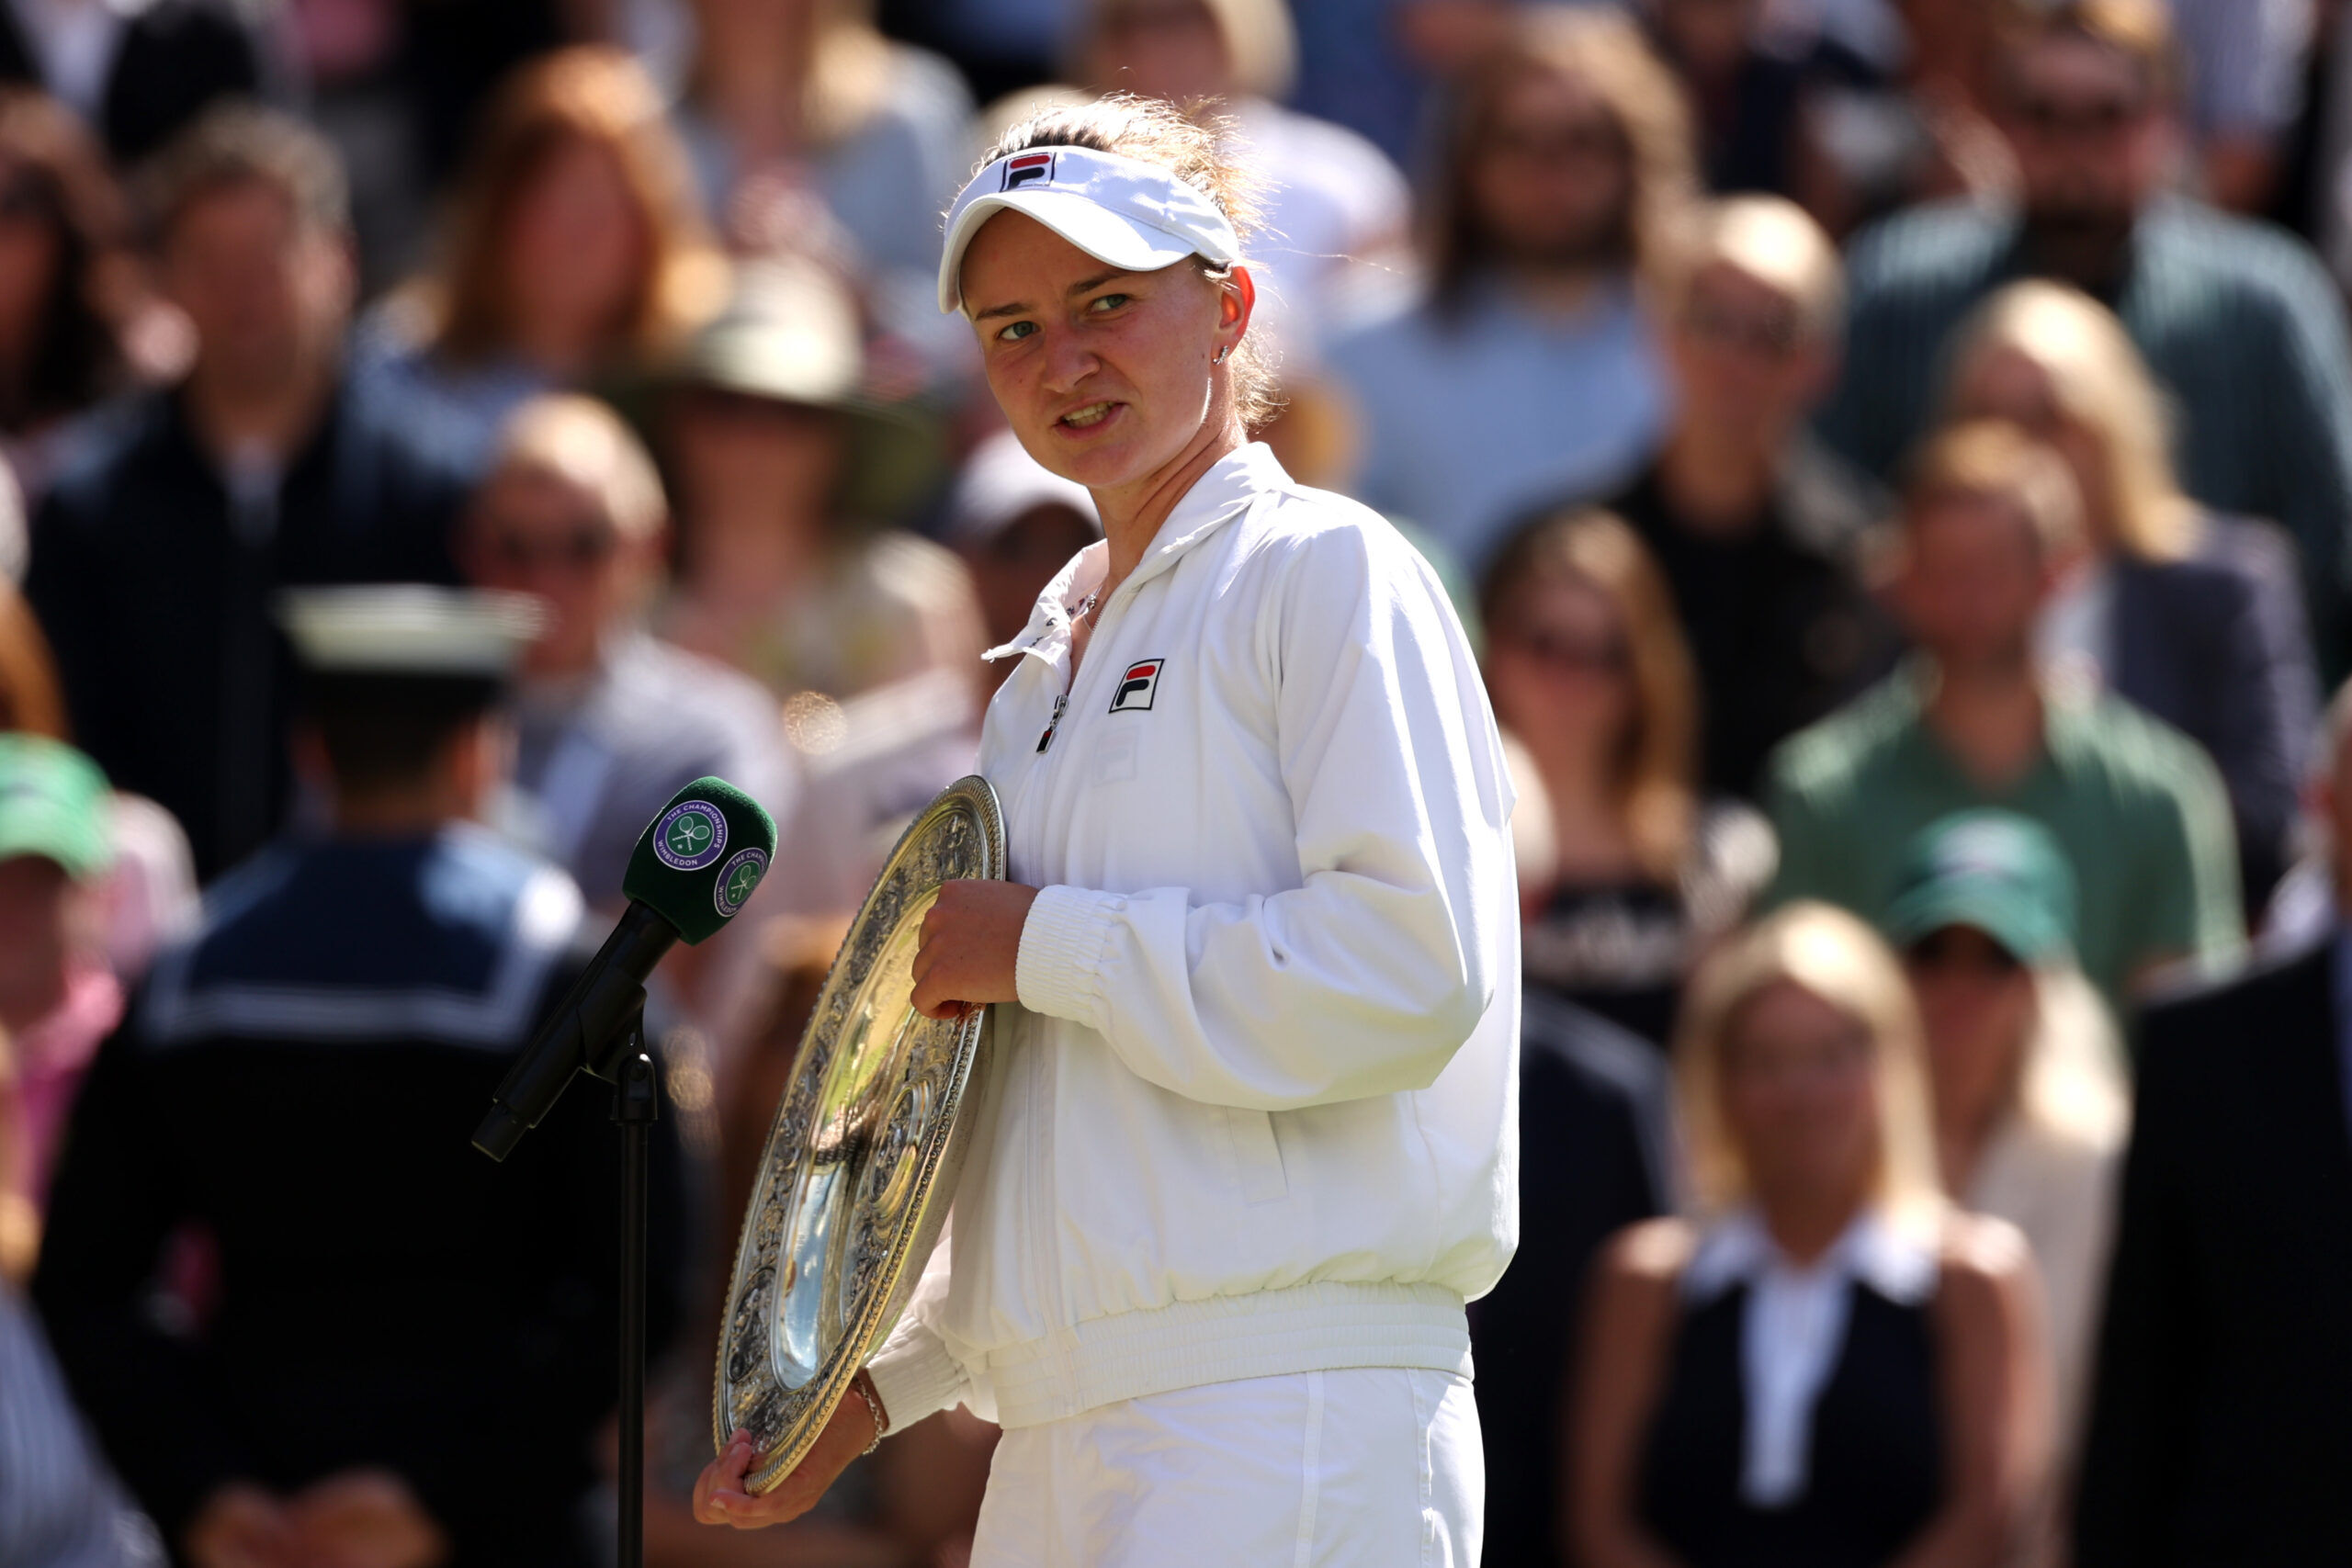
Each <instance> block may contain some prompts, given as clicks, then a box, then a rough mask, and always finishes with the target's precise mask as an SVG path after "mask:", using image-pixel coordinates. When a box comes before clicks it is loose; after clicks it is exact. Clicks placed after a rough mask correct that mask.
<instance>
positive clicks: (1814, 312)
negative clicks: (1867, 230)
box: [1675, 196, 1846, 339]
mask: <svg viewBox="0 0 2352 1568" xmlns="http://www.w3.org/2000/svg"><path fill="white" fill-rule="evenodd" d="M1688 236H1689V237H1688V240H1687V242H1686V243H1684V244H1683V245H1682V246H1681V247H1680V249H1679V251H1678V252H1677V253H1676V258H1675V259H1676V262H1677V267H1676V272H1675V292H1676V293H1677V295H1679V296H1683V297H1687V296H1688V294H1689V292H1690V288H1691V282H1692V280H1693V279H1694V278H1695V277H1696V276H1698V275H1699V274H1700V273H1701V272H1703V271H1705V270H1706V269H1707V268H1708V267H1711V266H1715V265H1724V266H1729V267H1733V268H1736V270H1738V271H1740V272H1744V273H1746V274H1747V276H1750V277H1753V278H1754V279H1756V280H1757V281H1758V283H1761V284H1763V285H1764V286H1765V287H1767V288H1771V289H1773V290H1774V291H1776V292H1778V293H1780V294H1782V295H1785V296H1787V298H1788V299H1790V300H1792V302H1793V303H1794V304H1795V305H1796V308H1797V314H1798V317H1799V319H1800V320H1801V321H1802V322H1803V325H1804V333H1805V335H1806V336H1807V337H1808V338H1813V339H1821V338H1830V337H1835V336H1837V335H1838V332H1839V331H1840V329H1841V328H1842V327H1843V325H1844V321H1845V315H1846V268H1845V265H1844V264H1843V263H1841V262H1840V261H1839V260H1838V244H1837V242H1836V241H1834V240H1832V239H1830V237H1829V234H1828V231H1826V230H1825V229H1823V228H1822V226H1821V225H1820V224H1819V223H1817V222H1815V220H1814V218H1813V215H1812V214H1811V213H1809V212H1807V211H1806V210H1805V209H1804V208H1802V207H1799V206H1798V205H1797V204H1796V203H1795V202H1793V201H1791V200H1789V199H1788V198H1787V197H1779V196H1730V197H1722V198H1720V199H1718V200H1714V201H1709V202H1706V203H1704V204H1703V205H1702V206H1701V207H1699V208H1698V209H1697V210H1696V212H1695V213H1694V214H1693V216H1692V219H1691V224H1690V227H1689V231H1688Z"/></svg>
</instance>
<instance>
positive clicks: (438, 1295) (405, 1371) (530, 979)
mask: <svg viewBox="0 0 2352 1568" xmlns="http://www.w3.org/2000/svg"><path fill="white" fill-rule="evenodd" d="M288 618H289V625H290V628H291V630H292V632H293V635H294V637H295V639H296V641H297V642H298V644H299V645H300V649H301V651H302V653H303V656H304V660H305V662H306V664H307V666H308V667H309V670H310V671H311V674H310V679H309V682H308V687H307V691H308V718H307V728H305V730H304V732H303V736H302V750H303V755H304V759H305V767H306V769H315V770H316V771H317V773H318V774H319V775H320V777H319V783H320V784H322V787H323V791H324V793H325V795H327V797H328V799H329V800H330V801H331V802H332V812H333V818H334V826H333V829H332V831H331V832H330V833H329V834H327V835H326V836H325V837H323V838H320V839H315V840H304V839H288V840H281V841H279V842H278V843H277V844H275V845H273V846H271V847H270V848H269V849H268V850H267V851H266V852H264V853H263V854H261V855H259V856H257V857H256V858H255V859H254V860H253V861H251V862H249V863H247V864H245V865H244V866H243V867H241V868H239V870H238V871H237V872H236V873H235V874H233V875H232V876H231V877H229V878H227V879H225V880H224V881H222V882H221V883H220V885H219V886H217V887H216V888H215V889H214V897H213V899H212V902H211V904H210V907H209V910H208V913H207V917H206V920H205V923H204V926H203V928H202V929H201V931H199V932H198V934H197V935H196V936H195V937H194V938H193V939H192V940H191V941H189V942H186V943H184V944H182V945H180V946H178V947H175V948H174V949H171V950H169V951H167V952H166V953H165V955H164V957H163V958H162V959H160V960H159V961H158V963H157V965H156V967H155V970H154V972H153V974H152V975H151V976H150V978H149V980H148V982H147V984H146V986H145V987H144V988H143V989H142V991H141V994H140V995H139V996H138V997H137V998H134V1000H133V1002H132V1005H131V1010H130V1014H129V1017H128V1019H127V1021H125V1023H124V1025H123V1026H122V1028H121V1029H120V1030H119V1031H118V1032H117V1033H116V1034H115V1035H114V1037H113V1038H112V1039H110V1040H109V1041H108V1042H107V1044H106V1045H105V1046H104V1047H103V1048H102V1049H101V1051H100V1053H99V1057H98V1061H97V1063H96V1065H95V1066H93V1068H92V1070H91V1076H90V1077H89V1080H88V1082H87V1083H86V1085H85V1089H84V1091H83V1095H82V1100H81V1102H80V1104H79V1106H78V1107H77V1108H76V1111H75V1114H74V1122H73V1124H72V1128H71V1130H70V1132H69V1134H68V1137H67V1145H66V1151H65V1154H64V1156H63V1158H62V1163H61V1165H60V1168H59V1170H58V1174H57V1180H56V1185H55V1187H54V1188H53V1190H52V1194H51V1210H50V1221H51V1223H50V1227H49V1231H48V1235H47V1239H46V1241H45V1243H44V1246H43V1250H42V1256H41V1262H40V1270H39V1272H38V1273H37V1274H36V1275H35V1277H34V1283H33V1294H34V1299H35V1301H36V1303H38V1304H39V1306H40V1310H41V1314H42V1316H43V1318H44V1319H45V1321H46V1324H47V1326H48V1329H49V1332H50V1335H51V1338H52V1339H53V1341H54V1342H55V1345H56V1348H57V1354H58V1359H59V1360H60V1361H61V1362H62V1364H63V1365H64V1367H65V1370H66V1373H67V1376H68V1379H69V1381H70V1382H71V1384H72V1387H73V1391H74V1394H75V1395H76V1396H77V1397H78V1398H79V1400H80V1401H81V1403H82V1404H83V1406H84V1407H85V1409H86V1410H87V1411H88V1413H89V1414H90V1416H91V1418H92V1419H93V1421H94V1422H95V1424H96V1427H97V1429H98V1431H99V1434H100V1436H101V1438H102V1439H103V1440H104V1443H105V1446H106V1449H107V1453H108V1455H109V1456H110V1457H111V1458H112V1459H113V1461H115V1463H116V1464H117V1466H118V1467H119V1469H120V1470H121V1472H122V1474H123V1476H124V1479H125V1480H126V1481H127V1482H128V1483H130V1486H131V1488H132V1489H133V1491H134V1492H135V1493H136V1494H137V1495H138V1496H139V1498H140V1501H141V1503H142V1504H143V1505H144V1506H146V1508H147V1510H148V1511H149V1513H150V1514H151V1515H152V1516H153V1518H154V1519H155V1521H156V1523H157V1524H158V1525H159V1526H160V1527H161V1528H162V1529H163V1530H164V1534H165V1537H166V1539H167V1540H169V1541H170V1542H171V1543H172V1545H173V1547H174V1549H175V1551H176V1552H177V1553H178V1554H179V1555H180V1557H181V1558H182V1559H183V1560H184V1561H186V1562H190V1563H193V1564H196V1565H197V1568H226V1565H229V1564H232V1563H248V1562H349V1561H355V1559H353V1558H351V1557H349V1556H347V1555H345V1553H348V1552H350V1551H353V1550H355V1549H356V1547H358V1546H360V1545H363V1544H364V1545H365V1546H366V1548H367V1550H368V1552H369V1554H370V1555H369V1556H368V1558H367V1559H366V1561H369V1562H414V1563H424V1562H440V1563H443V1564H445V1565H446V1568H466V1565H469V1564H499V1565H502V1568H509V1565H529V1564H540V1563H577V1562H586V1561H589V1560H590V1559H589V1558H588V1556H587V1555H586V1553H585V1552H584V1551H583V1550H582V1544H583V1543H582V1541H581V1540H580V1539H579V1534H580V1530H579V1527H580V1526H582V1524H583V1523H585V1522H586V1521H584V1520H583V1519H582V1517H581V1516H582V1510H583V1505H584V1503H585V1500H586V1496H587V1494H588V1493H589V1491H590V1488H591V1486H592V1483H593V1481H594V1464H593V1460H592V1442H593V1436H594V1431H595V1430H596V1428H597V1427H598V1426H599V1424H600V1423H601V1422H602V1421H603V1420H604V1418H605V1416H606V1413H607V1412H608V1411H609V1410H610V1408H611V1405H612V1403H613V1400H614V1397H615V1382H616V1378H615V1370H614V1358H613V1350H612V1348H613V1344H614V1339H615V1333H616V1317H617V1313H618V1303H617V1293H618V1292H617V1283H618V1281H617V1276H618V1271H619V1270H618V1258H617V1246H616V1238H615V1226H614V1224H613V1216H612V1213H611V1197H612V1194H613V1193H614V1192H615V1191H616V1189H617V1185H618V1180H617V1179H618V1174H619V1157H618V1146H617V1140H616V1138H615V1137H614V1135H613V1133H612V1130H611V1128H610V1126H609V1125H608V1124H607V1119H608V1106H607V1102H605V1100H602V1099H601V1097H599V1096H596V1095H594V1094H589V1093H585V1092H581V1091H574V1092H573V1093H572V1094H571V1095H569V1096H567V1097H566V1098H565V1100H563V1101H562V1102H561V1103H560V1104H559V1105H558V1107H557V1109H556V1111H555V1113H554V1114H553V1115H551V1116H550V1117H549V1118H548V1120H547V1121H546V1122H543V1123H542V1124H541V1125H540V1127H539V1129H538V1131H537V1133H536V1134H534V1135H533V1136H532V1137H531V1138H529V1139H528V1140H526V1142H525V1143H524V1144H523V1145H522V1147H521V1148H520V1149H518V1150H517V1151H516V1152H515V1155H514V1156H513V1157H512V1158H510V1159H509V1160H507V1161H506V1162H505V1163H504V1164H503V1165H494V1164H492V1162H491V1161H489V1160H486V1159H484V1158H483V1157H482V1156H481V1155H480V1154H478V1153H477V1152H476V1151H475V1150H474V1149H473V1148H472V1147H471V1146H470V1145H469V1142H468V1137H467V1134H468V1133H469V1130H470V1129H471V1127H472V1125H473V1123H474V1122H475V1120H476V1118H477V1117H478V1116H479V1114H480V1112H481V1110H482V1108H483V1107H484V1106H485V1105H486V1104H487V1103H488V1097H489V1095H490V1094H491V1092H492V1089H493V1088H494V1087H495V1086H496V1085H497V1084H498V1082H499V1080H500V1079H501V1077H503V1075H504V1073H505V1072H506V1071H507V1069H508V1068H509V1066H512V1064H513V1060H514V1057H515V1055H516V1053H517V1052H518V1051H519V1050H520V1048H521V1047H522V1045H523V1044H524V1043H525V1042H526V1040H527V1039H528V1037H529V1035H530V1033H531V1032H532V1031H533V1029H534V1027H535V1025H536V1023H537V1020H538V1019H539V1018H540V1016H541V1015H542V1014H543V1013H544V1012H545V1011H546V1010H547V1009H548V1007H549V1006H550V1005H551V1004H552V1003H553V1002H554V1001H555V1000H556V999H557V998H559V997H560V995H561V994H562V992H563V991H564V989H565V988H566V987H567V986H568V985H569V984H570V982H571V980H572V978H573V977H574V976H575V975H576V974H577V972H578V968H579V959H580V954H581V951H582V950H581V947H580V946H579V944H578V926H579V923H580V913H581V899H580V894H579V890H578V889H577V888H576V887H575V886H573V884H572V882H571V878H570V877H568V876H566V875H564V874H563V873H562V872H560V870H558V869H556V868H555V867H553V866H551V865H547V864H545V863H540V862H538V861H536V860H534V859H531V858H530V857H527V856H526V855H523V854H521V853H519V852H516V851H515V850H513V849H511V848H509V847H507V846H506V845H505V844H503V842H501V841H499V840H495V839H493V838H492V837H490V836H489V835H487V834H486V833H485V832H484V831H483V830H482V829H480V828H477V827H474V826H472V825H471V824H470V823H469V822H468V821H466V820H465V818H467V817H468V816H469V814H470V813H471V812H472V811H473V810H475V809H477V808H478V807H479V806H480V803H481V801H482V800H483V799H484V797H485V796H486V795H488V793H489V792H490V791H491V790H492V788H493V787H494V785H495V784H496V782H497V775H498V764H497V758H498V757H499V755H500V752H501V750H502V749H501V747H500V745H499V744H498V741H497V739H496V737H495V734H494V730H493V727H492V723H491V721H490V720H489V718H488V714H489V711H490V709H491V707H492V704H493V703H494V702H495V701H496V699H497V696H498V694H499V690H500V685H501V679H500V677H501V676H502V674H503V672H504V671H508V670H510V669H511V668H512V665H513V662H514V660H515V653H516V651H517V649H518V648H519V646H520V645H521V643H522V642H523V641H524V640H525V639H526V638H527V637H528V636H529V635H530V631H531V629H532V626H533V620H534V617H533V616H532V615H530V614H529V613H528V611H527V609H526V607H524V606H523V605H522V604H520V603H519V602H517V601H515V600H513V599H511V598H504V597H495V598H491V597H485V598H477V597H474V596H471V595H458V594H456V593H453V592H449V591H447V590H436V589H429V588H422V587H413V586H412V587H399V588H389V589H387V588H345V589H338V590H325V591H312V592H308V593H304V594H301V595H297V596H290V597H289V602H288ZM669 1125H671V1123H670V1122H666V1121H665V1122H663V1123H662V1126H663V1127H667V1126H669ZM673 1147H674V1145H670V1144H668V1143H667V1142H666V1141H665V1143H664V1144H663V1145H661V1146H659V1147H657V1151H656V1152H657V1158H656V1163H655V1171H656V1180H655V1185H654V1190H653V1203H654V1212H653V1215H652V1229H651V1234H652V1236H653V1238H654V1243H655V1247H656V1248H657V1257H656V1260H655V1267H654V1269H653V1270H652V1285H651V1291H650V1303H651V1308H652V1311H651V1320H650V1335H649V1343H650V1346H651V1347H652V1348H654V1349H656V1350H657V1351H658V1349H659V1348H660V1347H661V1345H662V1341H663V1339H664V1338H665V1337H666V1336H667V1334H668V1332H669V1328H670V1326H671V1325H673V1322H674V1320H675V1316H676V1299H675V1291H674V1285H675V1280H676V1273H677V1271H676V1267H675V1260H674V1259H673V1258H667V1257H664V1256H662V1255H661V1254H662V1252H665V1251H666V1250H667V1249H668V1248H669V1247H674V1246H675V1245H676V1244H677V1242H678V1240H679V1235H680V1229H681V1221H680V1216H679V1213H678V1208H677V1203H678V1190H677V1187H676V1182H675V1174H676V1173H675V1166H674V1160H673V1156H672V1155H671V1153H670V1152H669V1151H670V1150H671V1149H672V1148H673ZM191 1228H193V1229H196V1230H198V1231H199V1232H201V1233H202V1234H204V1235H208V1236H209V1238H210V1241H211V1243H212V1246H213V1247H214V1249H215V1255H216V1256H217V1258H218V1277H217V1285H216V1289H215V1292H214V1295H215V1298H216V1299H215V1300H214V1301H213V1302H212V1303H210V1306H209V1311H208V1312H206V1313H203V1314H198V1316H197V1320H196V1321H195V1322H194V1323H193V1324H189V1325H184V1326H183V1327H180V1328H176V1329H175V1328H167V1327H165V1326H164V1324H163V1323H162V1322H161V1321H159V1319H158V1318H157V1316H156V1315H154V1314H153V1312H152V1311H151V1300H152V1296H153V1280H154V1279H155V1276H156V1273H157V1255H158V1250H159V1248H160V1247H162V1246H163V1245H164V1242H165V1240H166V1238H167V1237H171V1236H172V1235H174V1234H175V1232H177V1233H185V1232H187V1230H189V1229H191Z"/></svg>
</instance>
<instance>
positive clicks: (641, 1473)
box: [596, 1005, 662, 1568]
mask: <svg viewBox="0 0 2352 1568" xmlns="http://www.w3.org/2000/svg"><path fill="white" fill-rule="evenodd" d="M619 1058H620V1059H619V1063H618V1069H619V1070H618V1075H617V1076H616V1077H613V1120H614V1122H616V1123H618V1124H619V1127H620V1130H621V1337H620V1359H621V1416H620V1420H621V1433H620V1437H621V1441H620V1450H621V1451H620V1474H619V1477H618V1479H617V1480H616V1482H615V1484H616V1486H617V1487H618V1489H619V1494H620V1495H619V1497H618V1499H617V1501H618V1503H619V1510H618V1514H617V1517H616V1530H617V1532H618V1540H617V1543H616V1545H617V1549H618V1562H619V1568H644V1564H645V1248H646V1228H647V1227H646V1208H647V1202H646V1190H647V1186H648V1175H647V1173H648V1167H649V1155H650V1146H651V1144H652V1134H653V1123H654V1122H658V1121H660V1120H661V1118H662V1069H661V1068H660V1067H659V1066H657V1065H655V1063H654V1060H653V1057H652V1055H650V1053H649V1052H648V1051H647V1050H646V1049H645V1013H644V1010H643V1008H642V1006H641V1005H640V1007H639V1010H638V1011H636V1012H635V1013H633V1014H631V1015H630V1017H629V1021H628V1030H627V1031H626V1032H624V1034H623V1035H622V1037H621V1048H620V1052H619ZM596 1076H597V1077H608V1076H611V1075H607V1074H604V1073H599V1074H597V1075H596Z"/></svg>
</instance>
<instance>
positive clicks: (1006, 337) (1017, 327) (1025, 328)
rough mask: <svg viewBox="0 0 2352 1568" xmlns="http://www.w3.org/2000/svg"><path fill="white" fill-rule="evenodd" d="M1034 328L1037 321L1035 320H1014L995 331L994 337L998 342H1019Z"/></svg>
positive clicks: (1035, 328)
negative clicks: (997, 331)
mask: <svg viewBox="0 0 2352 1568" xmlns="http://www.w3.org/2000/svg"><path fill="white" fill-rule="evenodd" d="M1036 330H1037V323H1036V322H1035V321H1015V322H1013V323H1012V325H1011V326H1008V327H1006V328H1005V329H1004V330H1003V331H1002V332H1001V333H997V334H996V337H997V341H998V342H999V343H1019V342H1020V341H1021V340H1022V339H1023V338H1025V337H1027V336H1028V335H1029V334H1030V333H1034V332H1035V331H1036Z"/></svg>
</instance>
